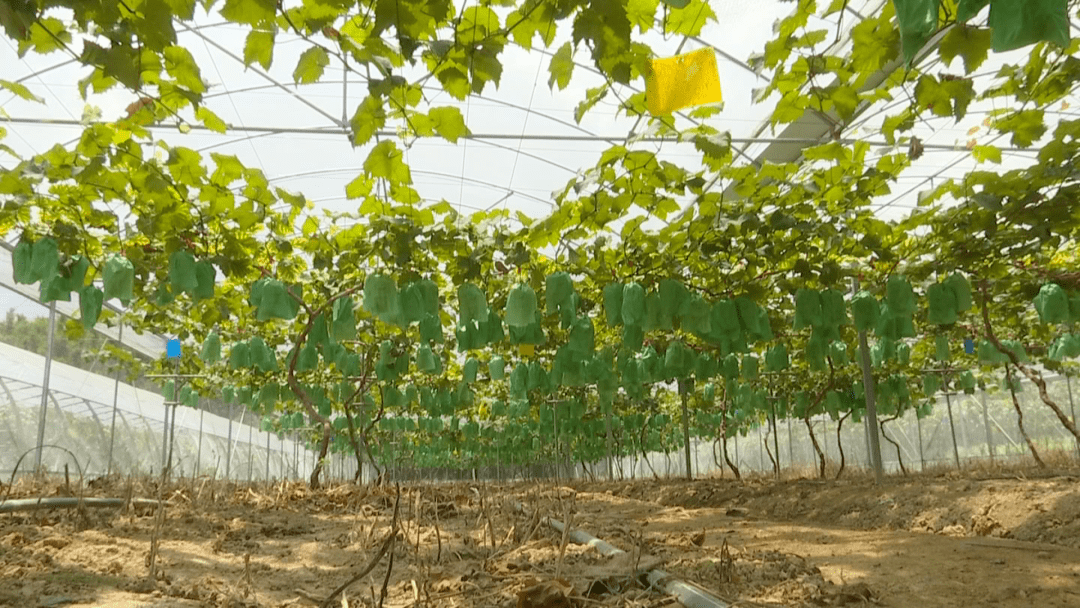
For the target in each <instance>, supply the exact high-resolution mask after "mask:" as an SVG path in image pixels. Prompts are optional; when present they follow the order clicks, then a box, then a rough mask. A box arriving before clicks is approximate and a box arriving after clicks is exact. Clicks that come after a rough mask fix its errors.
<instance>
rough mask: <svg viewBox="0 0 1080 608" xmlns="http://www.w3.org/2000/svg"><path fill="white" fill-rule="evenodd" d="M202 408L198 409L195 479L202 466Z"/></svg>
mask: <svg viewBox="0 0 1080 608" xmlns="http://www.w3.org/2000/svg"><path fill="white" fill-rule="evenodd" d="M203 413H204V412H203V408H202V407H200V408H199V451H198V452H197V453H196V455H195V477H198V476H199V470H200V465H201V464H202V432H203Z"/></svg>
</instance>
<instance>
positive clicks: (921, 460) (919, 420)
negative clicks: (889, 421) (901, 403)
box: [915, 413, 926, 471]
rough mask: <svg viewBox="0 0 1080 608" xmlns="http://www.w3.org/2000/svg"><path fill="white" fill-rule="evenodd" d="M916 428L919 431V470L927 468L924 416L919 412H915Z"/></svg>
mask: <svg viewBox="0 0 1080 608" xmlns="http://www.w3.org/2000/svg"><path fill="white" fill-rule="evenodd" d="M915 428H916V429H918V431H919V470H920V471H925V470H926V454H924V453H923V440H922V418H920V417H919V414H918V413H916V414H915Z"/></svg>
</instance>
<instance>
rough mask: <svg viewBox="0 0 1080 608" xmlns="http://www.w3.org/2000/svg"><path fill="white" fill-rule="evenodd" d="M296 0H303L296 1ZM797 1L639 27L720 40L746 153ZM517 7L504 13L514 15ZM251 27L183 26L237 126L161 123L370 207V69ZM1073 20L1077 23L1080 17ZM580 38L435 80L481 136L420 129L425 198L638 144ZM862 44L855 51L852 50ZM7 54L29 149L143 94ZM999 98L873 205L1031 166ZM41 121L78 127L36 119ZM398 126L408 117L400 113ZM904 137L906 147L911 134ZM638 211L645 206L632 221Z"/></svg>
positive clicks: (554, 174)
mask: <svg viewBox="0 0 1080 608" xmlns="http://www.w3.org/2000/svg"><path fill="white" fill-rule="evenodd" d="M294 3H296V2H295V0H294V1H291V2H286V3H285V4H286V6H291V5H292V4H294ZM455 4H457V3H455ZM883 4H884V1H883V0H865V1H860V0H853V1H852V2H850V3H849V10H847V11H845V12H844V13H843V14H842V19H843V28H844V29H845V30H846V29H848V28H850V27H851V26H852V25H854V24H855V23H857V22H858V20H859V19H860V18H861V16H862V15H867V16H868V15H870V14H876V12H877V11H879V10H880V7H881V6H882V5H883ZM792 6H793V5H792V3H790V2H783V1H780V0H770V1H766V2H745V1H737V0H714V1H713V2H711V3H710V7H711V8H712V10H713V11H714V12H715V13H716V15H717V19H716V21H715V22H712V23H709V24H708V25H707V26H706V27H705V28H704V30H703V31H702V33H701V35H700V36H699V37H696V38H692V39H684V38H683V37H682V36H664V35H662V34H660V33H656V32H653V33H650V34H648V35H645V36H642V35H641V34H640V32H639V31H637V30H635V36H636V37H637V38H638V39H639V40H641V41H643V42H645V43H647V44H649V45H650V46H651V47H652V48H653V50H654V53H655V55H656V56H657V57H670V56H673V55H675V54H677V53H680V52H689V51H693V50H696V49H700V48H702V47H703V46H704V45H705V44H708V45H710V46H713V47H715V48H716V49H718V51H719V52H718V56H717V61H718V68H719V74H720V80H721V83H722V86H723V89H724V100H725V102H724V109H723V111H722V112H720V113H718V114H716V115H714V116H713V117H711V118H709V119H706V122H707V124H709V125H710V126H713V127H715V128H718V129H720V130H721V131H725V130H726V131H729V132H730V133H731V136H732V137H733V138H734V139H735V141H736V142H737V143H736V147H737V148H739V149H741V150H743V153H744V156H742V157H741V158H740V159H739V160H738V161H737V162H739V163H743V162H747V159H748V158H754V157H755V156H756V155H758V154H760V153H761V151H762V150H764V148H765V145H766V144H762V143H758V144H754V143H738V142H739V140H743V139H747V138H754V137H762V138H770V137H778V136H779V133H780V131H781V130H782V129H783V125H778V126H777V128H776V129H775V130H773V129H770V128H767V127H766V128H765V129H764V130H760V129H759V127H760V126H761V125H762V123H763V121H766V120H767V119H768V117H769V116H770V114H771V111H772V109H773V106H774V104H775V102H776V97H775V96H774V97H772V98H769V99H766V100H762V101H761V102H760V103H756V104H755V103H753V101H752V97H753V91H754V89H757V88H760V87H763V86H764V85H765V84H766V83H767V81H766V80H765V78H764V77H763V76H759V75H756V74H754V73H753V71H752V70H751V69H750V68H748V67H747V65H746V60H747V59H748V58H749V57H750V56H751V55H753V54H755V53H760V52H762V50H763V48H764V45H765V43H766V42H767V41H769V40H771V39H772V37H773V36H774V34H773V29H772V28H773V24H774V23H775V22H776V21H777V20H778V19H780V18H782V17H784V16H786V15H787V14H788V13H789V12H790V11H791V10H792ZM508 10H509V9H505V8H499V9H497V11H498V12H500V14H501V15H503V16H505V13H506V12H508ZM838 17H841V15H832V16H831V17H830V18H828V19H827V20H821V19H813V20H812V21H811V23H810V24H809V26H808V28H807V29H817V28H826V29H829V30H830V32H835V31H836V28H837V19H838ZM985 21H986V13H985V11H984V12H983V14H982V15H981V16H979V17H977V18H976V19H975V20H974V22H975V23H977V24H984V23H985ZM247 31H248V30H247V29H246V28H243V27H240V26H236V25H230V24H225V23H223V22H222V19H221V18H220V16H218V15H217V14H216V12H211V13H210V14H209V15H207V14H206V13H205V12H203V11H202V9H199V10H198V11H197V13H196V19H195V21H194V22H193V23H187V24H181V25H180V26H179V27H178V33H179V36H180V44H182V45H184V46H185V47H186V48H187V49H188V50H189V51H190V52H191V53H192V54H193V56H194V58H195V60H196V62H197V63H198V64H199V66H200V68H201V70H202V74H203V77H204V79H206V80H207V81H208V83H209V85H210V86H209V91H208V93H207V95H206V98H205V103H206V104H207V106H208V107H209V108H210V109H211V110H212V111H214V112H215V113H216V114H218V115H219V116H220V117H221V118H222V119H223V120H224V121H225V122H226V123H228V124H230V125H232V126H233V127H234V128H233V129H232V130H230V131H229V132H228V133H227V134H224V135H220V134H217V133H213V132H209V131H205V130H201V129H200V128H198V127H196V128H195V129H193V130H191V131H190V132H188V133H186V134H184V133H181V131H180V130H179V129H178V128H177V126H176V125H162V126H161V127H159V128H157V129H155V130H154V134H155V136H156V137H159V138H161V139H162V140H164V141H166V142H168V143H169V144H171V145H179V146H186V147H190V148H193V149H196V150H199V151H202V152H211V151H212V152H217V153H223V154H233V155H236V156H237V157H239V159H240V160H241V161H242V162H243V163H245V164H246V165H249V166H253V167H259V168H261V169H262V170H263V171H264V173H265V174H266V175H267V177H268V178H269V179H270V181H271V184H272V185H274V186H280V187H283V188H285V189H288V190H291V191H294V192H302V193H304V194H305V195H306V196H307V197H308V198H309V199H310V200H311V201H312V202H313V203H314V205H315V210H314V211H313V213H318V212H319V209H320V208H325V209H331V210H335V211H355V209H356V203H355V202H354V201H349V200H347V199H346V197H345V185H346V184H348V183H349V182H350V181H351V180H352V179H353V178H354V177H355V176H356V175H357V174H358V173H360V171H361V165H362V164H363V161H364V159H365V158H366V156H367V153H368V150H369V148H370V147H371V146H373V145H375V142H374V141H372V142H371V143H369V144H367V145H365V146H362V147H360V148H356V149H354V148H353V147H352V145H351V144H350V142H349V137H348V135H347V133H346V129H347V124H348V120H349V118H350V117H351V115H352V113H353V111H354V110H355V107H356V105H357V104H358V103H359V101H360V100H361V99H362V98H363V96H364V95H365V94H366V83H364V82H363V81H362V80H360V79H359V78H358V77H357V76H356V74H352V75H346V74H345V73H344V71H343V70H342V69H341V67H340V66H337V67H335V66H334V65H331V66H329V67H328V68H327V72H326V74H325V75H324V77H323V78H324V79H323V80H322V81H320V82H319V83H316V84H312V85H303V86H295V85H293V84H292V76H291V74H292V70H293V68H294V67H295V66H296V62H297V60H298V58H299V55H300V53H301V52H302V51H303V50H304V49H305V48H307V44H306V43H304V42H303V41H302V40H301V39H300V38H299V37H297V36H289V35H286V34H284V33H279V34H278V38H277V44H276V46H275V49H274V63H273V66H272V67H271V69H270V70H269V71H268V72H263V71H262V70H261V69H260V68H258V67H252V68H245V67H244V65H243V61H242V56H243V48H244V40H245V35H246V33H247ZM1073 31H1074V33H1076V32H1077V24H1076V23H1075V22H1074V23H1073ZM568 39H569V32H561V33H560V34H559V36H558V37H557V38H556V40H555V42H554V44H553V45H552V46H551V48H550V49H539V48H534V49H533V50H532V51H525V50H522V49H520V48H517V47H514V46H508V47H507V51H506V53H505V55H504V57H503V61H504V70H503V74H502V80H501V83H500V85H499V87H498V89H495V88H494V86H493V85H490V84H489V85H488V87H487V88H485V90H484V92H483V94H482V95H480V96H474V97H470V98H469V99H468V100H466V101H463V102H459V101H457V100H455V99H453V98H452V97H450V96H449V95H448V94H446V93H444V92H442V91H441V90H440V89H439V87H438V85H437V84H436V85H434V86H428V87H427V88H426V95H427V96H428V99H427V103H428V105H429V106H432V107H434V106H445V105H455V106H458V107H460V108H461V111H462V113H463V115H464V116H465V119H466V124H467V125H468V126H469V128H470V129H471V131H472V132H473V134H474V138H473V139H463V140H459V142H458V143H457V144H452V143H450V142H447V141H444V140H442V139H438V138H426V139H419V140H416V141H415V142H414V143H412V145H411V146H410V147H408V148H407V150H406V152H405V154H406V155H407V161H408V162H409V164H410V166H411V171H412V177H413V180H414V182H415V183H414V187H415V188H416V190H417V191H418V192H419V194H420V196H421V197H423V198H424V199H425V201H428V202H432V203H435V202H439V201H443V200H445V201H447V202H449V203H450V204H451V205H452V206H453V207H454V208H457V209H459V210H461V211H462V212H465V213H469V212H473V211H479V210H488V209H492V208H504V209H507V210H509V211H511V212H515V211H521V212H523V213H525V214H526V215H528V216H530V217H533V218H538V217H543V216H544V215H546V214H547V213H548V212H550V211H551V209H552V204H553V203H552V201H553V193H554V192H557V191H560V190H562V189H563V188H564V187H565V186H566V184H567V182H568V181H570V180H572V179H574V178H575V175H576V174H577V172H578V171H580V170H582V169H584V168H588V167H591V166H593V165H594V164H595V162H596V160H597V159H598V158H599V155H600V154H601V152H602V151H603V150H605V149H606V148H607V147H609V146H610V145H612V144H615V143H626V142H627V141H628V138H629V137H630V136H631V135H632V134H635V135H641V134H642V130H643V129H644V128H645V124H644V123H639V122H638V121H636V120H635V119H630V118H627V117H626V116H624V115H618V113H617V109H618V108H617V105H616V103H617V102H616V96H609V97H608V98H606V99H605V100H603V101H601V102H600V104H598V106H597V107H596V108H595V109H594V110H593V111H592V112H591V113H589V114H587V115H586V116H585V118H584V120H583V121H582V123H581V124H580V125H578V124H576V122H575V120H574V109H575V107H576V105H577V104H578V103H579V102H580V101H582V100H583V99H584V98H585V95H586V93H585V92H586V90H587V89H588V88H590V87H595V86H598V85H599V84H601V83H602V82H603V81H602V79H601V78H600V76H599V75H598V74H596V72H595V70H594V68H592V66H591V65H590V60H589V57H588V50H587V49H582V50H580V51H579V52H578V53H576V54H575V57H574V59H575V64H576V65H575V69H574V76H573V79H572V80H571V82H570V84H569V86H568V87H567V88H566V89H565V90H558V89H557V88H555V89H554V90H553V89H552V88H551V87H549V72H548V64H549V63H550V61H551V57H552V55H553V54H554V53H555V51H556V50H557V49H558V48H559V46H560V45H561V44H562V43H563V42H565V41H566V40H568ZM76 47H77V43H76ZM847 48H850V45H848V46H847ZM847 48H844V49H843V50H841V51H840V52H847ZM1028 50H1029V49H1022V50H1019V51H1014V52H1012V53H1005V54H1000V55H995V54H991V56H990V58H989V60H988V61H987V62H986V63H985V64H984V65H983V66H982V67H981V68H980V70H979V72H978V74H977V75H976V83H975V89H976V91H979V90H985V88H987V87H989V86H991V85H992V83H993V80H994V75H995V73H996V72H997V68H998V67H1000V66H1001V65H1002V64H1004V63H1006V62H1009V61H1017V60H1019V59H1021V58H1022V57H1023V56H1024V55H1025V54H1026V53H1027V52H1028ZM931 57H932V58H931V59H930V60H928V61H927V62H924V63H923V65H922V67H923V68H924V69H926V67H927V66H928V65H930V66H932V67H931V69H930V70H929V71H930V72H931V73H952V74H962V69H963V66H962V63H961V61H960V60H959V59H957V60H955V61H954V62H953V64H952V65H951V66H950V67H946V66H944V65H942V64H941V61H940V59H939V58H938V57H937V54H936V53H934V54H932V55H931ZM0 65H2V66H4V68H3V77H4V78H5V79H8V80H15V81H21V82H23V84H25V85H27V86H28V87H30V88H31V89H32V90H33V91H34V92H35V93H36V94H38V95H40V96H42V97H44V98H45V99H46V104H45V105H39V104H34V103H32V102H28V101H23V100H21V99H16V98H14V96H10V95H6V94H5V95H4V98H0V104H2V107H3V108H4V109H5V110H6V112H7V113H8V114H9V115H10V116H11V117H12V118H13V119H14V122H6V123H4V126H5V127H6V128H7V129H8V130H9V136H8V138H7V140H6V143H8V144H9V145H11V146H12V147H13V148H15V149H16V150H17V151H18V152H19V153H20V154H31V153H35V152H41V151H44V150H46V149H48V148H49V147H51V146H52V145H54V144H57V143H59V144H70V143H72V142H73V141H74V140H75V139H76V138H77V137H78V135H79V133H80V130H81V127H80V126H79V124H78V122H79V121H80V120H82V119H83V118H84V117H89V118H93V119H100V120H112V119H115V118H116V117H118V116H121V115H122V114H123V113H124V111H125V108H126V107H127V105H128V104H129V103H131V102H132V101H133V100H134V98H133V96H132V95H131V94H130V93H128V92H126V91H124V90H123V89H120V88H117V89H114V90H113V91H110V92H108V93H106V94H103V95H94V94H91V96H90V98H89V100H88V103H86V104H84V102H83V101H82V100H81V99H80V97H79V92H78V87H77V84H76V83H77V81H78V80H79V78H81V77H82V76H83V75H85V74H86V73H87V68H83V67H81V66H80V65H79V64H77V63H76V62H74V61H73V60H71V59H70V58H69V57H66V56H64V55H63V54H62V53H54V54H52V55H49V56H46V57H41V56H36V55H28V56H27V57H26V58H24V59H19V58H18V56H17V53H16V49H15V46H14V44H13V43H12V42H11V41H10V40H8V39H6V38H4V43H3V44H2V45H0ZM421 69H422V67H420V68H416V69H413V70H411V71H410V70H408V69H406V70H405V72H404V74H403V75H404V76H405V77H406V78H409V79H414V78H417V77H419V76H422V75H423V73H422V72H421V71H420V70H421ZM644 87H645V82H644V79H638V81H637V82H635V83H633V85H632V86H631V87H629V88H627V87H618V88H621V89H622V90H620V91H619V95H618V97H622V98H625V97H627V96H628V95H630V94H633V93H635V92H638V91H641V90H644ZM912 90H913V85H908V87H907V93H908V94H912ZM9 97H10V98H9ZM907 101H908V100H907V99H906V97H904V96H898V97H897V98H895V99H893V100H891V101H883V102H878V103H876V104H874V105H873V106H871V107H869V108H868V109H867V110H865V111H864V112H863V113H862V114H861V115H860V116H859V117H858V119H857V120H855V121H854V124H853V125H852V126H851V127H849V128H848V129H847V130H846V131H845V132H844V134H843V136H844V137H846V138H852V139H859V140H864V141H867V142H870V143H871V144H872V148H871V149H872V151H873V152H872V154H871V157H873V156H876V155H879V154H884V153H888V152H891V151H892V150H891V149H889V148H888V147H887V146H886V145H885V142H884V138H883V137H882V136H881V133H880V125H881V120H882V118H883V116H884V114H885V113H886V112H887V111H893V110H894V109H895V108H897V107H899V106H901V105H902V104H905V103H907ZM1074 102H1075V100H1074V99H1071V100H1070V101H1068V102H1067V103H1066V104H1063V106H1062V108H1060V111H1059V115H1060V117H1061V118H1066V117H1075V116H1074V115H1075V112H1076V111H1077V109H1078V108H1080V103H1074ZM88 106H91V107H92V108H91V109H88ZM991 109H993V107H992V106H990V105H989V104H987V103H980V102H978V101H976V102H973V103H972V104H971V106H970V109H969V112H968V116H967V117H966V118H965V119H964V120H963V121H960V122H959V123H958V122H956V121H954V120H953V119H952V118H933V117H927V118H925V119H922V120H921V121H920V123H919V124H918V125H917V126H916V128H915V130H914V131H913V133H912V134H913V135H915V136H917V137H918V138H919V139H920V140H922V143H923V145H924V148H925V152H924V154H923V156H922V157H921V158H920V159H918V160H917V161H915V162H914V163H913V166H912V167H911V168H910V169H909V170H908V171H906V172H905V173H904V175H903V176H902V177H901V178H900V179H899V180H898V182H897V183H896V184H894V186H893V192H892V193H891V194H890V195H887V196H883V197H880V199H878V200H875V201H873V204H874V205H875V207H876V208H877V209H878V213H879V215H880V216H881V217H883V218H885V219H890V220H896V219H900V218H902V217H904V216H906V215H907V214H908V213H910V212H911V210H912V209H913V208H915V207H916V205H917V200H918V198H917V197H918V193H919V192H921V191H925V190H928V189H929V188H931V187H933V186H934V185H937V184H938V183H940V181H941V180H942V179H947V178H955V177H960V176H962V175H964V174H965V173H966V172H968V171H971V170H973V169H975V168H983V169H985V168H988V167H992V168H994V169H995V170H1007V169H1012V168H1018V167H1023V166H1026V165H1028V164H1030V163H1031V162H1032V161H1033V159H1034V154H1035V151H1037V149H1038V144H1036V145H1035V146H1033V147H1032V149H1030V150H1014V149H1010V147H1009V144H1008V141H1007V139H1001V138H996V136H995V135H994V134H992V133H991V132H990V130H989V129H987V128H986V125H984V124H983V121H984V120H985V118H986V115H987V112H988V111H989V110H991ZM189 112H190V110H189ZM39 120H58V121H68V122H69V123H72V122H73V123H75V124H41V123H36V122H34V121H39ZM676 121H677V123H679V124H682V125H683V126H689V125H690V124H691V123H690V122H689V121H688V119H687V118H685V117H681V118H680V117H678V116H677V117H676ZM343 125H344V126H343ZM1053 126H1054V125H1053V123H1052V122H1051V124H1050V129H1049V130H1048V132H1052V131H1053ZM388 129H390V130H393V127H392V126H391V125H388ZM975 144H977V145H985V144H994V145H998V146H1002V147H1003V153H1002V163H1001V165H1000V166H998V165H990V164H984V165H983V166H981V167H979V166H978V165H977V164H976V162H975V161H974V160H973V159H972V155H971V152H970V151H969V150H968V146H969V145H975ZM631 145H632V146H633V147H636V148H640V149H649V150H654V151H658V153H659V157H660V158H661V159H664V160H672V161H676V162H679V163H681V164H684V165H687V166H689V167H698V166H699V161H698V159H699V158H700V155H699V153H697V152H696V151H695V150H694V147H693V146H692V145H691V144H679V143H675V142H672V141H667V142H658V141H654V140H650V139H648V138H646V139H644V140H638V141H634V142H632V143H631ZM900 147H901V148H902V149H905V150H906V149H907V144H906V143H903V144H901V145H900ZM0 162H8V161H7V160H6V159H4V160H0ZM721 185H723V184H721ZM681 202H682V203H683V204H685V203H686V202H687V201H681ZM636 213H641V211H637V212H636ZM631 217H633V214H631V215H629V216H628V217H627V218H624V220H623V221H626V220H628V219H630V218H631ZM621 224H622V222H621V221H620V222H616V223H615V224H613V225H612V226H611V228H612V229H614V230H618V229H619V228H620V227H621ZM657 225H660V222H659V221H658V220H653V221H650V222H649V223H647V224H646V226H647V227H648V226H657Z"/></svg>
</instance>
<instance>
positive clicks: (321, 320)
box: [307, 313, 330, 348]
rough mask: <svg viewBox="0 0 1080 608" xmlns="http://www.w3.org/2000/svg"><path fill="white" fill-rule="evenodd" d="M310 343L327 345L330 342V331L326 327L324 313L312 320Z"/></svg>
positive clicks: (308, 338)
mask: <svg viewBox="0 0 1080 608" xmlns="http://www.w3.org/2000/svg"><path fill="white" fill-rule="evenodd" d="M307 342H308V344H313V345H315V346H322V347H324V348H325V347H326V346H327V345H328V344H329V343H330V332H329V331H328V330H327V327H326V316H325V315H324V314H322V313H320V314H319V315H317V316H316V317H315V319H314V320H313V321H312V322H311V331H309V332H308V336H307Z"/></svg>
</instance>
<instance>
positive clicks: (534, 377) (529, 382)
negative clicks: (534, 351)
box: [525, 361, 545, 391]
mask: <svg viewBox="0 0 1080 608" xmlns="http://www.w3.org/2000/svg"><path fill="white" fill-rule="evenodd" d="M527 365H528V367H529V375H528V377H527V378H526V380H525V388H526V390H529V391H535V390H537V389H540V388H542V387H543V386H544V380H545V379H544V375H545V372H544V367H543V365H541V364H540V362H539V361H533V362H532V363H528V364H527Z"/></svg>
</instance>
